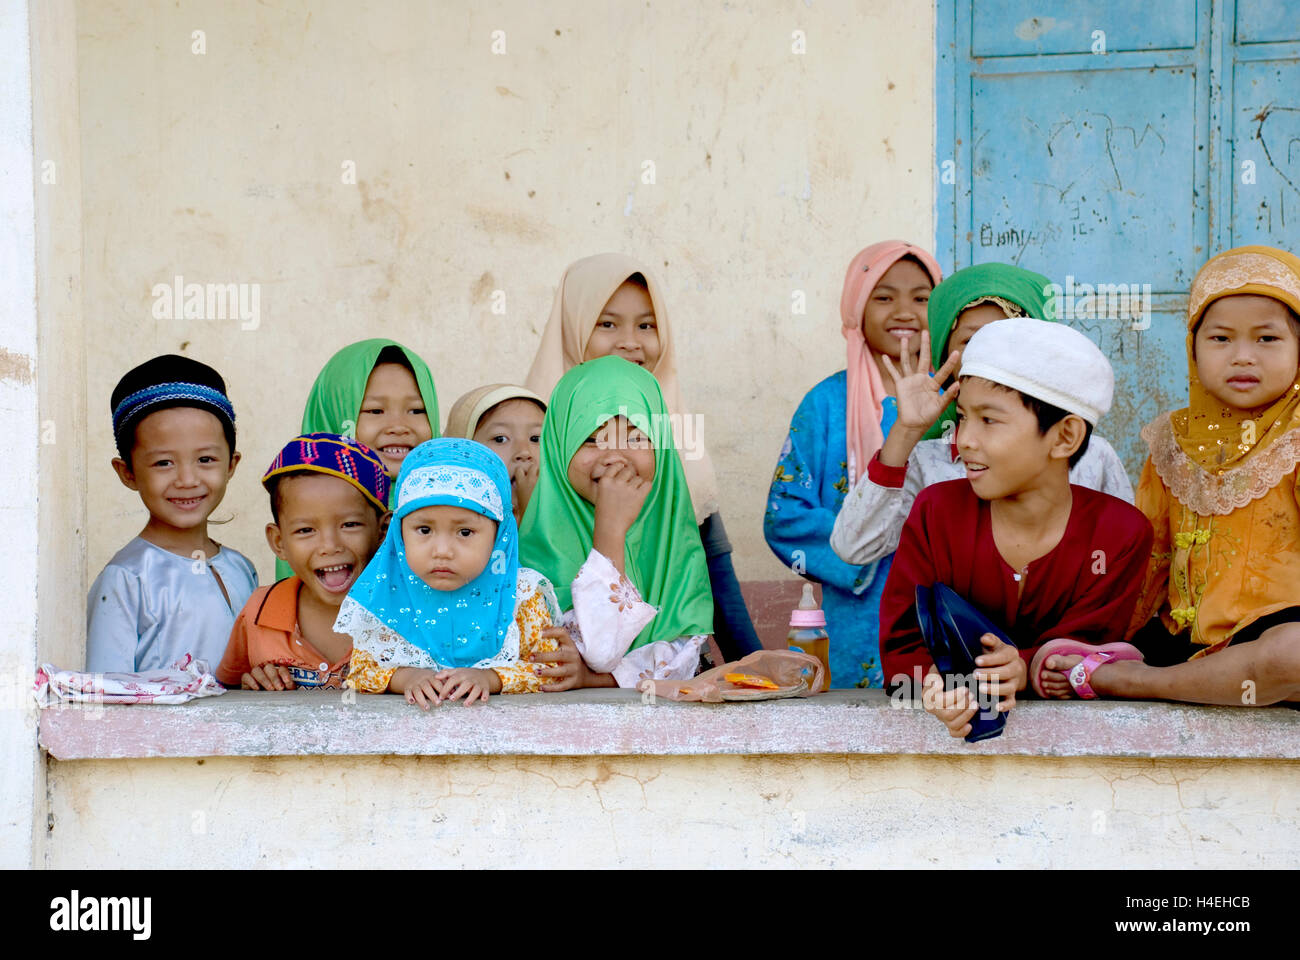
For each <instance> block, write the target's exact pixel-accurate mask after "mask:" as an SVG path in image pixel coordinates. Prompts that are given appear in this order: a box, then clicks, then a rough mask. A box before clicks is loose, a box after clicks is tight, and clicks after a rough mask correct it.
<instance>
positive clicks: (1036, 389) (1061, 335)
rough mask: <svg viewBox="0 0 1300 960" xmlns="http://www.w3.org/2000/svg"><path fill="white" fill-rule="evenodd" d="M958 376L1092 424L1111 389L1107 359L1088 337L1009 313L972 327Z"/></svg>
mask: <svg viewBox="0 0 1300 960" xmlns="http://www.w3.org/2000/svg"><path fill="white" fill-rule="evenodd" d="M961 376H963V377H982V378H983V379H985V380H991V381H992V382H993V383H997V384H1001V385H1002V386H1004V387H1010V388H1011V389H1013V390H1019V391H1020V392H1021V393H1023V394H1025V395H1026V396H1029V397H1035V398H1036V399H1038V400H1041V401H1043V402H1044V403H1050V404H1051V405H1052V406H1054V407H1059V408H1061V409H1062V410H1064V411H1066V412H1067V413H1075V414H1078V415H1079V416H1080V417H1082V418H1083V419H1084V420H1086V421H1087V422H1088V423H1090V424H1092V425H1093V426H1094V427H1095V426H1096V425H1097V421H1098V420H1100V419H1101V418H1102V417H1103V416H1105V414H1106V411H1107V410H1109V409H1110V404H1111V399H1112V397H1113V396H1114V393H1115V374H1114V371H1112V370H1111V367H1110V361H1109V360H1107V359H1106V355H1105V354H1103V353H1102V352H1101V350H1099V349H1098V348H1097V345H1096V344H1095V343H1093V342H1092V341H1091V340H1090V339H1088V337H1087V336H1085V335H1084V334H1082V333H1080V332H1079V331H1078V330H1075V329H1074V328H1073V327H1068V326H1066V325H1065V324H1063V323H1052V322H1049V321H1047V320H1035V319H1033V318H1032V317H1008V318H1007V319H1005V320H997V321H995V322H993V323H990V324H987V325H985V326H983V327H981V328H980V329H979V330H977V331H975V335H974V336H973V337H971V338H970V342H969V343H967V344H966V349H965V350H963V351H962V355H961Z"/></svg>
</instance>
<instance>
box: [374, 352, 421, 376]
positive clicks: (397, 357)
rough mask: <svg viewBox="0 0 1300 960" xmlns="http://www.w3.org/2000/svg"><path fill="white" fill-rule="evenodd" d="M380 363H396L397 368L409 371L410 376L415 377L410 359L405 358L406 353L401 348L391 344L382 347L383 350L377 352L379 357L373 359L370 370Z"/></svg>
mask: <svg viewBox="0 0 1300 960" xmlns="http://www.w3.org/2000/svg"><path fill="white" fill-rule="evenodd" d="M381 363H396V364H398V365H399V366H402V367H405V368H406V369H407V370H410V371H411V375H412V376H414V375H415V368H414V367H412V366H411V361H410V358H408V357H407V356H406V351H405V350H403V349H402V348H401V347H398V346H393V345H391V344H390V345H389V346H387V347H384V349H382V350H380V351H379V356H377V357H375V364H374V367H371V368H370V369H371V370H373V369H374V368H375V367H377V366H379V365H380V364H381Z"/></svg>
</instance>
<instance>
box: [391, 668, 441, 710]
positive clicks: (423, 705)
mask: <svg viewBox="0 0 1300 960" xmlns="http://www.w3.org/2000/svg"><path fill="white" fill-rule="evenodd" d="M388 689H389V690H392V691H393V692H394V693H401V694H405V696H406V702H407V703H414V704H417V705H418V706H419V708H420V709H421V710H428V709H429V706H430V704H432V705H433V706H435V707H436V706H438V704H440V703H441V702H442V700H441V699H440V698H441V696H442V681H440V680H439V679H438V674H437V673H436V672H434V671H433V670H425V669H423V668H422V667H399V668H398V669H397V670H395V671H394V672H393V676H392V679H390V680H389V681H388Z"/></svg>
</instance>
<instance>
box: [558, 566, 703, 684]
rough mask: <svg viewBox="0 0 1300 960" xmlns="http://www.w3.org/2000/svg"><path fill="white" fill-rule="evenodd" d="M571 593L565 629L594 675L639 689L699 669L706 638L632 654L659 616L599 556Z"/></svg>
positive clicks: (663, 644) (648, 647)
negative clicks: (644, 631)
mask: <svg viewBox="0 0 1300 960" xmlns="http://www.w3.org/2000/svg"><path fill="white" fill-rule="evenodd" d="M572 592H573V609H572V610H567V611H565V613H564V616H563V617H562V618H561V624H562V625H563V626H565V627H567V628H568V630H569V633H570V635H571V636H572V637H573V642H574V644H575V645H576V646H577V648H578V652H579V653H581V654H582V659H583V660H585V661H586V663H587V666H588V667H590V668H591V669H592V670H594V671H595V672H596V673H612V674H613V675H614V680H615V681H617V683H618V685H619V686H620V687H636V686H638V685H639V684H640V683H641V681H643V680H689V679H690V678H691V677H693V676H695V674H696V672H697V671H698V670H699V666H700V651H701V650H702V649H703V647H704V645H705V644H706V643H707V642H708V640H709V638H708V636H707V635H706V634H697V635H695V636H692V637H678V638H677V639H676V640H657V641H655V642H654V643H648V644H646V645H645V646H643V647H638V648H637V649H635V650H629V649H628V648H629V647H631V646H632V644H633V642H635V640H636V638H637V634H639V633H640V632H641V630H642V629H643V628H644V627H645V625H646V624H648V623H649V622H650V621H651V620H653V619H654V618H655V615H656V614H657V613H658V612H659V611H658V610H657V609H656V608H655V607H654V606H652V605H651V604H648V603H646V602H645V600H643V599H642V598H641V593H640V591H639V590H637V588H636V586H635V585H634V584H633V583H632V581H630V580H629V579H628V578H627V577H625V576H623V575H622V574H620V573H619V572H618V569H617V568H616V567H615V566H614V564H613V563H611V562H610V560H609V558H608V557H606V556H605V555H604V554H603V553H601V552H600V551H598V550H595V549H593V550H592V551H591V552H590V553H589V554H587V560H586V562H585V563H583V565H582V568H581V569H580V570H579V571H578V575H577V577H575V578H574V581H573V585H572Z"/></svg>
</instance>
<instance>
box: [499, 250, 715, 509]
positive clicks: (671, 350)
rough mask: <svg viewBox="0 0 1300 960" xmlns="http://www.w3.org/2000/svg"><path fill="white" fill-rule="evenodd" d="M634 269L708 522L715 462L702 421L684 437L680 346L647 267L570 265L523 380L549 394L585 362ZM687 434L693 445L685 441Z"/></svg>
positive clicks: (613, 259)
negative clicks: (646, 297) (646, 296)
mask: <svg viewBox="0 0 1300 960" xmlns="http://www.w3.org/2000/svg"><path fill="white" fill-rule="evenodd" d="M634 273H639V274H641V275H642V276H643V277H645V280H646V287H647V288H648V289H649V293H650V303H651V305H652V306H653V307H654V312H655V323H656V324H657V325H658V328H659V361H658V362H657V363H656V364H655V365H654V367H653V368H651V370H650V372H651V373H653V374H654V375H655V379H656V380H658V381H659V389H660V390H662V391H663V395H664V402H665V403H666V404H667V406H668V411H669V413H670V414H671V415H672V425H673V435H674V436H675V437H676V438H677V444H678V453H679V454H680V455H681V460H682V467H683V468H684V469H685V472H686V484H687V486H688V487H689V488H690V491H691V504H692V506H693V508H694V510H695V521H696V523H703V522H704V520H705V518H707V517H708V516H709V515H710V514H713V513H716V512H717V510H718V483H717V480H716V479H715V477H714V474H713V461H712V460H711V459H710V457H709V454H708V451H707V450H706V449H705V446H704V439H703V435H702V434H703V429H702V421H698V422H697V421H691V423H690V425H689V426H688V427H687V430H686V437H685V438H684V437H683V430H682V427H683V424H684V423H685V422H686V417H687V412H686V410H685V408H684V405H683V403H682V393H681V386H680V385H679V384H678V382H677V355H676V345H675V342H674V338H673V335H672V328H671V326H670V324H669V322H668V311H667V310H665V309H664V301H663V296H662V294H661V292H660V287H659V281H658V280H657V279H656V278H655V275H654V274H653V273H651V272H650V271H649V270H648V269H647V268H646V267H645V266H644V265H642V264H641V263H639V262H637V261H636V260H633V259H632V258H631V257H625V256H623V254H621V253H599V254H596V256H594V257H585V258H583V259H582V260H578V261H576V262H574V263H571V264H569V266H568V267H567V268H566V269H565V271H564V275H563V276H561V277H560V286H559V288H558V289H557V290H556V291H555V302H554V303H553V304H552V306H551V318H550V319H549V320H547V321H546V329H545V330H544V331H543V332H542V342H541V344H540V345H539V346H538V348H537V356H536V357H535V358H534V359H533V365H532V368H531V369H530V370H529V371H528V377H527V378H526V379H525V381H524V383H525V384H526V385H527V386H528V388H529V389H530V390H533V391H534V392H536V393H538V394H540V395H541V396H543V397H547V398H549V397H550V395H551V391H552V390H553V389H554V388H555V384H556V383H558V382H559V380H560V377H562V376H564V373H565V371H567V370H568V369H569V368H571V367H575V366H577V365H578V364H580V363H582V358H583V355H584V354H585V353H586V352H587V341H589V340H590V339H591V334H592V332H593V331H594V330H595V329H596V320H597V318H598V317H599V316H600V311H601V310H602V309H604V306H605V304H606V303H608V302H609V298H610V297H612V296H613V295H614V291H615V290H617V289H618V288H619V287H620V286H621V285H622V284H623V282H624V281H625V280H627V278H628V277H630V276H632V274H634ZM687 438H689V441H690V442H689V443H686V442H685V439H687Z"/></svg>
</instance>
